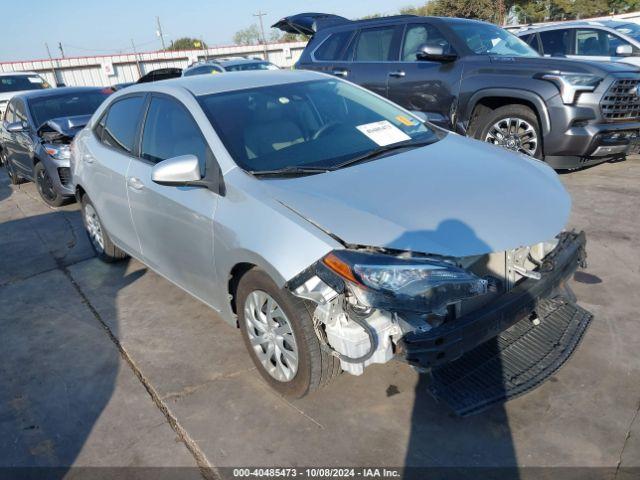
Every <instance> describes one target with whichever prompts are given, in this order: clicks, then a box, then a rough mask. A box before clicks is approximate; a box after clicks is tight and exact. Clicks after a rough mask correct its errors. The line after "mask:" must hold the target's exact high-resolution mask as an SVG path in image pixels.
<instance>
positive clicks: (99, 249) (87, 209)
mask: <svg viewBox="0 0 640 480" xmlns="http://www.w3.org/2000/svg"><path fill="white" fill-rule="evenodd" d="M82 219H83V221H84V227H85V230H86V232H87V235H88V236H89V240H90V241H91V246H92V247H93V250H94V251H95V252H96V255H97V256H98V258H99V259H100V260H102V261H103V262H107V263H113V262H117V261H119V260H124V259H125V258H127V254H126V253H125V252H123V251H122V250H120V249H119V248H118V247H116V246H115V245H114V244H113V242H112V241H111V239H110V238H109V234H108V233H107V231H106V230H105V229H104V227H103V226H102V222H101V221H100V217H98V212H96V209H95V207H94V206H93V204H92V203H91V200H89V197H88V196H87V195H84V196H83V197H82Z"/></svg>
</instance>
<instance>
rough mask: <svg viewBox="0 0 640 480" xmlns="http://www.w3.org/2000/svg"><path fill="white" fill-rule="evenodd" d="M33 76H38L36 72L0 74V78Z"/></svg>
mask: <svg viewBox="0 0 640 480" xmlns="http://www.w3.org/2000/svg"><path fill="white" fill-rule="evenodd" d="M34 75H40V74H39V73H38V72H0V77H17V76H20V77H24V76H26V77H32V76H34Z"/></svg>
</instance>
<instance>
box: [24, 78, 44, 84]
mask: <svg viewBox="0 0 640 480" xmlns="http://www.w3.org/2000/svg"><path fill="white" fill-rule="evenodd" d="M27 80H29V81H30V82H31V83H42V79H41V78H40V77H27Z"/></svg>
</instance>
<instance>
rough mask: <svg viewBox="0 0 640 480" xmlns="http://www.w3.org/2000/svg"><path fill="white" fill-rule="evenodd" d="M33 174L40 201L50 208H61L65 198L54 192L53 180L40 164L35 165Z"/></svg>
mask: <svg viewBox="0 0 640 480" xmlns="http://www.w3.org/2000/svg"><path fill="white" fill-rule="evenodd" d="M33 174H34V177H35V179H36V187H37V188H38V193H39V194H40V197H41V198H42V200H44V202H45V203H46V204H48V205H51V206H52V207H59V206H61V205H62V204H63V203H64V201H65V198H64V197H63V196H62V195H60V193H59V192H58V191H57V190H56V188H55V186H54V185H53V179H52V178H51V175H49V172H48V171H47V169H46V168H45V166H44V165H43V164H42V162H38V163H36V165H35V167H33Z"/></svg>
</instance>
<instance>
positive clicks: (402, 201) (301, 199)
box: [262, 134, 571, 257]
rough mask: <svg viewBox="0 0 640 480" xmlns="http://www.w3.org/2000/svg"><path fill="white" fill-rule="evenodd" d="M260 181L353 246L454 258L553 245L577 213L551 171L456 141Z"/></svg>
mask: <svg viewBox="0 0 640 480" xmlns="http://www.w3.org/2000/svg"><path fill="white" fill-rule="evenodd" d="M262 182H263V184H264V185H265V187H266V189H267V193H268V194H269V195H271V196H272V197H273V198H274V199H276V200H277V201H278V202H280V203H281V204H283V205H284V206H286V207H288V208H289V209H290V210H292V211H293V212H295V213H296V214H298V215H300V216H301V217H303V218H305V219H307V220H308V221H309V222H311V223H313V224H314V225H316V226H317V227H318V228H320V229H322V230H323V231H325V232H326V233H328V234H331V235H332V236H334V237H337V238H338V239H339V240H341V241H342V242H343V243H345V244H347V245H360V246H372V247H384V248H388V249H395V250H404V251H413V252H421V253H426V254H436V255H444V256H451V257H465V256H470V255H479V254H485V253H489V252H499V251H505V250H509V249H512V248H517V247H520V246H526V245H533V244H535V243H538V242H541V241H546V240H551V239H552V238H554V237H555V235H557V234H558V233H559V232H560V231H561V230H562V229H563V228H564V226H565V225H566V223H567V220H568V216H569V212H570V208H571V200H570V197H569V195H568V193H567V191H566V190H565V188H564V187H563V185H562V184H561V182H560V180H559V178H558V175H557V174H556V173H555V172H554V171H553V170H552V169H551V168H550V167H549V166H547V165H546V164H544V163H542V162H539V161H537V160H534V159H532V158H530V157H526V156H524V155H518V154H515V153H511V152H508V151H506V150H503V149H499V148H498V147H495V146H492V145H488V144H486V143H482V142H478V141H476V140H470V139H467V138H463V137H461V136H458V135H455V134H449V135H447V136H446V137H445V138H444V139H442V140H440V141H439V142H437V143H435V144H432V145H429V146H426V147H423V148H417V149H413V150H409V151H406V152H403V153H397V154H394V155H389V156H387V157H384V158H381V159H378V160H375V161H371V162H368V163H364V164H359V165H355V166H352V167H348V168H344V169H341V170H337V171H334V172H328V173H323V174H319V175H311V176H306V177H298V178H290V179H270V180H262Z"/></svg>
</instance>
